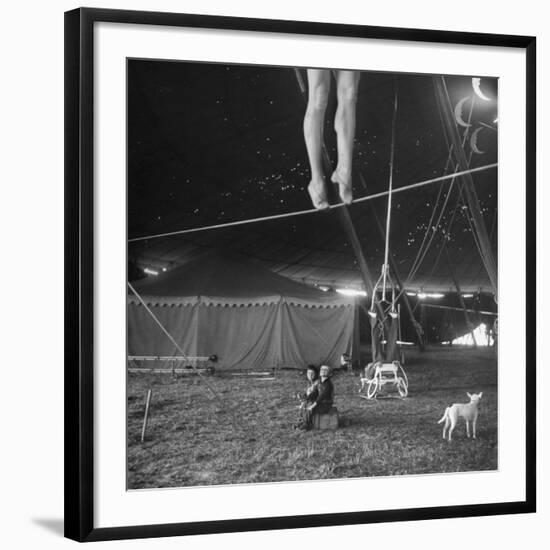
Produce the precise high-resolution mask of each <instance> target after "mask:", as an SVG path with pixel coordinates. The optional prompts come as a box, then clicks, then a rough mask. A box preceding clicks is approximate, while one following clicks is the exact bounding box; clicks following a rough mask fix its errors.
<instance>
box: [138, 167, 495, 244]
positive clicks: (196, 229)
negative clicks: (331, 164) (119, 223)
mask: <svg viewBox="0 0 550 550" xmlns="http://www.w3.org/2000/svg"><path fill="white" fill-rule="evenodd" d="M497 166H498V163H497V162H495V163H493V164H486V165H485V166H479V167H477V168H470V169H469V170H464V171H462V172H456V173H455V174H446V175H443V176H439V177H437V178H431V179H429V180H424V181H420V182H418V183H412V184H410V185H404V186H403V187H398V188H397V189H393V191H392V194H394V195H395V194H396V193H402V192H404V191H410V190H412V189H418V188H419V187H424V186H425V185H430V184H432V183H438V182H442V181H447V180H449V179H451V178H454V177H460V176H464V175H466V174H473V173H476V172H482V171H484V170H490V169H492V168H496V167H497ZM387 195H388V192H387V191H381V192H380V193H373V194H372V195H366V196H364V197H359V198H358V199H354V200H353V203H352V205H353V204H358V203H362V202H367V201H371V200H374V199H379V198H381V197H386V196H387ZM343 206H346V205H345V204H344V203H338V204H334V205H331V206H330V209H331V210H332V209H334V208H342V207H343ZM313 213H317V214H319V210H317V209H316V208H310V209H308V210H298V211H297V212H285V213H284V214H274V215H272V216H263V217H261V218H252V219H248V220H238V221H235V222H229V223H220V224H216V225H207V226H203V227H193V228H191V229H182V230H179V231H170V232H168V233H158V234H154V235H146V236H143V237H134V238H133V239H128V242H129V243H135V242H139V241H147V240H151V239H160V238H163V237H173V236H176V235H185V234H187V233H197V232H199V231H209V230H211V229H221V228H226V227H235V226H239V225H246V224H249V223H258V222H263V221H270V220H277V219H282V218H290V217H292V216H303V215H305V214H313Z"/></svg>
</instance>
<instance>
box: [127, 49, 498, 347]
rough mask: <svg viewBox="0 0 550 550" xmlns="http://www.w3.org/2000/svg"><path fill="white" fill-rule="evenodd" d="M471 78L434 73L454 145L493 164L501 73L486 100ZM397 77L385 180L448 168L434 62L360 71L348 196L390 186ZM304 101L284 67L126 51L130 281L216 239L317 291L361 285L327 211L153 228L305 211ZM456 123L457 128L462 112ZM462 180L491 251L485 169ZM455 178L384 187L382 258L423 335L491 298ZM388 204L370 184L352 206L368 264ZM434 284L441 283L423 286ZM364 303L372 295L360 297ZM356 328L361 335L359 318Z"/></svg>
mask: <svg viewBox="0 0 550 550" xmlns="http://www.w3.org/2000/svg"><path fill="white" fill-rule="evenodd" d="M302 73H303V71H302ZM472 76H475V75H470V76H449V75H447V76H445V84H446V90H447V92H448V97H449V105H451V106H452V113H453V120H455V122H458V126H457V127H456V129H457V130H458V131H459V132H460V136H461V137H462V136H463V132H464V131H465V130H467V133H466V139H465V140H464V153H465V155H466V157H467V159H468V161H469V168H470V169H475V168H478V167H484V166H487V165H491V164H494V163H496V162H497V149H498V143H497V137H498V133H497V124H498V123H497V122H496V120H497V116H498V110H497V81H496V80H494V79H487V78H482V79H481V86H482V87H481V90H482V93H483V94H484V96H485V97H486V98H487V99H486V100H484V99H482V98H480V97H479V96H478V95H477V94H476V93H475V90H474V88H473V86H472ZM333 88H334V86H333ZM396 91H397V98H398V111H397V118H396V127H395V134H394V139H395V161H394V164H393V187H394V189H398V188H399V187H403V186H407V185H411V184H414V183H417V182H423V181H426V180H430V179H433V178H438V177H439V176H442V175H444V174H448V173H453V172H454V171H455V169H457V168H456V167H455V161H454V157H453V156H452V155H451V154H450V150H449V146H450V144H449V130H448V129H447V130H446V126H445V122H444V113H443V112H442V106H441V105H440V104H438V101H437V94H436V91H435V89H434V78H433V77H432V75H418V74H388V73H371V72H364V73H362V76H361V80H360V85H359V95H358V101H357V126H356V140H355V148H354V163H355V165H354V170H355V172H354V197H357V198H358V197H362V196H366V195H370V194H374V193H382V192H385V191H387V189H388V181H389V176H390V162H389V159H390V147H391V142H392V124H391V123H392V113H393V109H394V97H395V92H396ZM334 95H335V94H334V89H333V90H332V93H331V98H330V102H329V106H328V109H327V116H326V125H325V142H326V144H327V148H328V151H329V155H330V156H331V160H332V161H333V162H334V161H335V157H336V140H335V133H334V130H333V124H332V122H331V121H332V120H333V119H334V110H335V107H336V99H335V97H334ZM304 110H305V103H304V98H303V95H302V92H301V90H300V87H299V85H298V81H297V76H296V71H295V70H294V69H292V68H280V67H264V66H236V65H221V64H206V63H187V62H170V61H165V62H159V61H145V60H129V62H128V238H129V240H130V242H129V244H128V275H129V280H130V281H134V280H137V279H140V278H143V277H144V276H146V273H145V272H144V270H145V269H147V270H148V271H149V273H150V274H151V273H158V274H159V278H160V277H162V275H163V273H164V272H165V271H170V270H171V269H174V268H175V267H178V266H180V265H184V264H186V263H188V262H190V261H192V260H194V259H196V258H197V257H200V256H201V255H203V254H204V253H208V252H210V251H212V250H215V249H218V250H223V251H224V253H229V254H230V253H234V254H236V255H240V256H244V257H246V258H248V259H250V260H252V261H255V262H258V263H260V264H261V265H262V266H263V267H266V268H268V269H270V270H271V271H273V272H274V273H277V274H279V275H281V276H283V277H287V278H290V279H293V280H294V281H297V282H300V283H303V284H306V285H312V286H313V285H316V286H321V287H323V288H325V289H326V288H328V290H327V292H329V293H332V292H334V291H335V289H336V288H340V289H341V288H349V289H355V290H362V289H363V288H364V284H363V278H362V274H361V270H360V265H359V261H358V258H357V256H356V254H355V252H354V249H353V247H352V245H351V244H350V240H349V236H348V234H347V233H346V231H345V230H344V228H343V227H342V224H341V222H340V219H339V217H338V216H337V215H336V213H335V211H334V210H333V209H331V210H329V211H328V212H314V213H309V214H307V215H299V216H294V217H292V216H291V217H285V218H280V219H271V220H264V221H259V222H256V223H249V224H243V225H235V226H231V225H228V226H227V227H219V228H217V229H211V230H205V231H197V232H194V233H188V234H181V235H173V236H168V237H162V238H155V236H156V235H159V234H163V233H167V232H174V231H175V232H177V231H180V230H185V229H190V228H201V227H204V226H211V225H227V224H231V223H232V222H236V221H241V220H249V219H255V218H261V217H271V216H275V215H278V214H282V213H287V212H295V211H302V210H307V209H310V208H311V203H310V200H309V196H308V193H307V191H306V188H307V185H308V183H309V177H310V176H309V167H308V160H307V154H306V149H305V145H304V138H303V130H302V125H303V117H304ZM467 121H470V126H469V127H468V128H467V129H466V127H465V126H463V125H462V124H461V123H466V124H468V122H467ZM449 159H451V162H449ZM471 178H472V179H473V183H474V185H475V192H476V194H477V199H478V204H479V210H480V213H481V216H482V220H483V223H484V226H485V227H486V231H487V235H488V241H489V244H490V249H491V253H492V254H493V256H494V259H495V260H496V259H497V237H498V235H497V227H498V208H497V206H498V197H497V170H496V169H495V168H493V169H487V170H481V171H479V172H475V173H472V174H471ZM462 180H463V178H460V177H459V178H455V179H453V178H449V179H446V180H443V181H439V182H436V183H434V184H429V185H425V186H422V187H418V188H415V189H411V190H408V191H405V192H402V193H395V195H394V196H393V199H392V217H391V229H390V239H389V248H390V255H391V257H392V258H393V261H394V263H393V267H392V270H393V272H394V275H395V276H396V277H398V279H399V280H400V281H401V282H402V285H403V289H404V290H405V291H406V295H407V296H408V299H409V301H410V303H411V306H412V308H413V309H414V312H415V316H416V318H417V319H418V321H419V322H421V323H422V325H423V327H424V332H425V335H426V338H427V340H428V341H431V342H442V341H446V340H451V339H453V338H454V337H456V336H460V335H462V334H464V333H466V332H468V327H467V325H466V320H465V316H464V311H463V309H464V307H466V309H468V310H469V311H470V316H471V321H472V322H473V324H474V325H477V324H479V322H481V321H482V320H484V321H485V322H487V323H492V320H493V319H494V316H493V315H489V314H492V313H495V312H496V311H497V305H496V300H495V288H494V284H492V282H491V279H490V277H489V275H488V272H487V269H486V265H485V263H484V259H483V257H484V254H485V255H486V254H487V249H484V247H483V243H480V239H479V236H478V235H477V234H476V228H475V223H474V221H475V220H473V215H474V214H473V213H472V211H471V205H470V204H469V203H468V201H467V200H466V198H465V196H464V192H463V187H462V184H463V181H462ZM387 206H388V201H387V196H381V197H380V198H377V199H374V200H370V201H366V202H362V203H357V204H352V205H351V206H350V207H348V211H349V215H350V217H351V220H352V222H353V226H354V228H355V231H356V233H357V236H358V238H359V241H360V243H361V249H362V252H363V254H364V258H365V260H366V262H367V264H368V266H369V268H370V271H371V273H372V274H374V276H375V277H378V275H379V274H380V270H381V266H382V264H383V262H384V252H385V238H384V230H383V229H381V227H383V226H384V225H385V221H386V214H387ZM143 237H149V238H143ZM132 239H140V240H136V241H132ZM149 276H151V277H154V276H155V275H149ZM220 276H223V274H220ZM458 289H460V293H462V294H463V297H461V296H460V293H459V292H458ZM434 293H438V294H441V295H442V296H440V297H439V298H435V297H432V298H430V296H431V295H433V294H434ZM404 297H405V296H402V298H401V299H403V298H404ZM363 302H364V303H365V305H366V306H367V307H368V304H369V303H370V296H369V297H368V298H367V299H366V300H365V299H363ZM433 306H437V307H433ZM441 306H448V307H441ZM483 312H486V313H485V314H484V313H483ZM364 316H365V311H364V310H360V326H362V327H363V326H364V327H367V326H368V321H367V320H365V319H364V318H363V317H364ZM402 329H403V338H404V339H407V340H410V341H413V340H414V330H413V328H412V325H411V323H410V322H409V319H408V318H407V316H406V315H402ZM363 337H364V338H365V340H366V341H368V338H369V336H368V330H366V329H365V331H364V335H363V331H362V338H363Z"/></svg>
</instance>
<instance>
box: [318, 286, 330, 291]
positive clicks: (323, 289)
mask: <svg viewBox="0 0 550 550" xmlns="http://www.w3.org/2000/svg"><path fill="white" fill-rule="evenodd" d="M317 288H318V289H319V290H322V291H323V292H328V291H329V290H330V287H328V286H325V285H318V286H317Z"/></svg>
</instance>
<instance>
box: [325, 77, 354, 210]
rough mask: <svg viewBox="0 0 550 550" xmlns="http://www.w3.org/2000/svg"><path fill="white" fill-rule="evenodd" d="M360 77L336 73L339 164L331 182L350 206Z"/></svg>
mask: <svg viewBox="0 0 550 550" xmlns="http://www.w3.org/2000/svg"><path fill="white" fill-rule="evenodd" d="M359 76H360V73H359V72H356V71H337V73H336V86H337V88H336V89H337V97H338V108H337V109H336V116H335V118H334V129H335V130H336V136H337V145H338V164H337V165H336V170H335V171H334V173H333V174H332V177H331V180H332V181H333V182H334V183H337V184H338V190H339V193H340V198H341V199H342V201H343V202H344V203H346V204H350V203H351V202H352V200H353V195H352V187H351V185H352V182H351V174H352V165H353V141H354V138H355V105H356V103H357V89H358V87H359Z"/></svg>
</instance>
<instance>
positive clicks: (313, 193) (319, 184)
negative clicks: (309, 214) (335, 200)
mask: <svg viewBox="0 0 550 550" xmlns="http://www.w3.org/2000/svg"><path fill="white" fill-rule="evenodd" d="M307 191H308V193H309V196H310V198H311V202H312V203H313V206H314V207H315V208H317V210H326V209H327V208H330V205H329V203H328V200H327V190H326V188H325V182H324V181H323V180H322V179H321V180H311V181H310V182H309V185H308V186H307Z"/></svg>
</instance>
